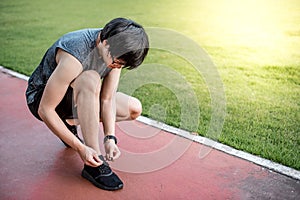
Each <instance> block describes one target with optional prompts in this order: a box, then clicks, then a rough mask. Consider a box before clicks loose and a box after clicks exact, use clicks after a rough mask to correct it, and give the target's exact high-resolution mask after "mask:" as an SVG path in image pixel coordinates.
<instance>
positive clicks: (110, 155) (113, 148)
mask: <svg viewBox="0 0 300 200" xmlns="http://www.w3.org/2000/svg"><path fill="white" fill-rule="evenodd" d="M104 148H105V152H106V159H107V160H108V161H114V160H116V159H118V158H119V157H120V155H121V152H120V150H119V148H118V146H117V145H116V144H115V141H114V140H112V139H110V140H107V141H106V142H105V143H104Z"/></svg>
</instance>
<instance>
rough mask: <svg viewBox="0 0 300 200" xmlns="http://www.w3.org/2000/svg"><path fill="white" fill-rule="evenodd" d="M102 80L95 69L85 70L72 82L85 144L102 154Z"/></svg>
mask: <svg viewBox="0 0 300 200" xmlns="http://www.w3.org/2000/svg"><path fill="white" fill-rule="evenodd" d="M100 86H101V80H100V76H99V75H98V73H97V72H95V71H85V72H83V73H82V74H80V75H79V76H78V77H77V78H76V80H75V81H74V83H73V84H72V87H73V91H74V100H75V104H76V105H77V113H78V121H79V123H80V126H81V132H82V135H83V138H84V141H85V144H86V145H87V146H89V147H91V148H93V149H94V150H95V151H96V152H97V153H98V155H101V152H100V146H99V120H98V119H99V111H100V106H99V95H100Z"/></svg>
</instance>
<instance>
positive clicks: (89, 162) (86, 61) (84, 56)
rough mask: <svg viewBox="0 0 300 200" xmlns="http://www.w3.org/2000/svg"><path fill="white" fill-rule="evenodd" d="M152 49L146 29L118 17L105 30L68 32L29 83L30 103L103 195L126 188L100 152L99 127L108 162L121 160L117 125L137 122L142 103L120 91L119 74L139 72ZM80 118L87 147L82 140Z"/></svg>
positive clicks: (37, 69) (48, 51)
mask: <svg viewBox="0 0 300 200" xmlns="http://www.w3.org/2000/svg"><path fill="white" fill-rule="evenodd" d="M148 49H149V42H148V36H147V34H146V33H145V30H144V29H143V27H142V26H141V25H139V24H137V23H136V22H134V21H132V20H128V19H124V18H116V19H113V20H112V21H110V22H109V23H108V24H106V25H105V27H104V28H103V29H84V30H79V31H75V32H71V33H67V34H66V35H64V36H62V37H61V38H60V39H58V40H57V41H56V42H55V43H54V44H53V45H52V46H51V47H50V48H49V49H48V50H47V52H46V53H45V55H44V57H43V59H42V61H41V63H40V64H39V66H38V67H37V68H36V70H35V71H34V72H33V74H32V75H31V77H30V78H29V81H28V88H27V90H26V98H27V104H28V107H29V109H30V111H31V112H32V114H33V115H34V116H35V117H36V118H38V119H39V120H41V121H43V122H44V123H45V124H46V125H47V126H48V127H49V129H50V130H51V131H52V132H53V133H54V134H55V135H56V136H58V137H59V138H60V139H61V140H62V141H63V142H64V143H65V144H66V146H70V147H72V148H73V149H74V150H75V151H77V152H78V154H79V155H80V157H81V159H82V160H83V162H84V168H83V170H82V176H83V177H84V178H86V179H88V180H89V181H91V182H92V183H93V184H94V185H96V186H97V187H99V188H102V189H105V190H117V189H121V188H122V187H123V183H122V181H121V180H120V179H119V178H118V176H117V175H116V174H115V173H113V172H112V170H111V168H110V167H109V166H108V164H107V162H106V161H105V159H104V157H103V156H102V155H101V152H100V144H99V141H98V136H99V135H98V134H99V122H100V121H101V122H102V123H103V129H104V135H105V137H104V147H105V151H106V154H105V157H106V160H109V161H113V160H115V159H117V158H118V157H119V156H120V151H119V149H118V146H117V138H116V137H115V122H116V121H121V120H133V119H135V118H137V117H138V116H139V115H140V114H141V112H142V107H141V103H140V101H139V100H138V99H136V98H134V97H131V96H128V95H126V94H123V93H120V92H117V87H118V82H119V77H120V73H121V69H122V68H124V67H126V68H128V69H133V68H136V67H138V66H139V65H140V64H141V63H142V62H143V60H144V58H145V57H146V55H147V53H148ZM70 119H76V120H77V121H78V122H79V124H80V127H81V131H82V135H83V139H84V142H83V141H82V140H81V139H80V138H79V137H78V135H77V130H76V126H75V125H74V124H70V123H71V121H72V120H70Z"/></svg>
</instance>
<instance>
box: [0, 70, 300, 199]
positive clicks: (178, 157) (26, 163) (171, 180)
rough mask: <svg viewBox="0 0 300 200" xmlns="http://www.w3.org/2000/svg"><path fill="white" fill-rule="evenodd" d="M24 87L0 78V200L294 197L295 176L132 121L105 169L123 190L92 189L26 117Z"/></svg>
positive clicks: (122, 129)
mask: <svg viewBox="0 0 300 200" xmlns="http://www.w3.org/2000/svg"><path fill="white" fill-rule="evenodd" d="M26 84H27V83H26V81H24V80H20V79H18V78H15V77H12V76H10V75H8V74H4V73H3V72H1V73H0V95H1V98H0V119H1V120H0V128H1V129H0V152H1V159H0V167H1V171H0V175H1V181H0V199H33V200H34V199H59V200H61V199H122V200H124V199H125V200H127V199H128V200H139V199H143V200H144V199H149V200H155V199H163V200H168V199H170V200H174V199H175V200H176V199H184V200H186V199H204V200H207V199H222V200H223V199H280V200H282V199H293V200H294V199H300V198H299V197H300V183H299V181H297V180H295V179H292V178H289V177H286V176H283V175H281V174H278V173H275V172H271V171H269V170H267V169H264V168H262V167H260V166H258V165H255V164H253V163H250V162H248V161H245V160H242V159H239V158H236V157H234V156H231V155H228V154H225V153H223V152H220V151H218V150H214V149H210V148H209V147H206V146H203V145H201V144H198V143H195V142H191V141H189V140H187V139H183V138H181V137H179V136H176V135H173V134H171V133H168V132H165V131H162V130H159V129H157V128H153V127H151V126H148V125H145V124H143V123H140V122H122V123H118V124H117V125H116V127H117V128H116V130H117V132H116V135H117V137H118V138H119V141H120V142H119V147H120V148H121V150H122V156H121V158H120V159H119V160H118V161H116V162H114V163H113V164H112V165H111V166H112V168H113V169H114V171H115V172H116V173H117V174H118V175H119V176H120V177H121V179H122V180H123V181H124V188H123V189H122V190H120V191H115V192H110V191H104V190H101V189H98V188H96V187H95V186H93V185H92V184H91V183H89V182H88V181H87V180H85V179H84V178H82V177H81V176H80V173H81V170H82V167H83V164H82V162H81V160H80V158H79V156H78V155H77V153H76V152H75V151H73V150H72V149H68V148H65V147H64V145H63V144H62V143H61V142H60V140H59V139H58V138H56V137H55V136H54V135H53V134H52V133H51V132H50V131H49V130H48V129H47V128H46V126H45V125H44V124H43V123H41V122H39V121H38V120H36V119H35V118H34V117H33V116H32V115H31V114H30V113H29V111H28V109H27V106H26V103H25V95H24V92H25V89H26ZM99 140H101V141H102V138H99Z"/></svg>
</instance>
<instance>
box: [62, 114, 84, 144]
mask: <svg viewBox="0 0 300 200" xmlns="http://www.w3.org/2000/svg"><path fill="white" fill-rule="evenodd" d="M63 122H64V124H65V125H66V127H67V128H68V129H69V130H70V131H71V133H73V134H74V135H75V136H76V137H77V138H78V139H79V140H80V142H81V143H82V144H84V142H83V140H82V139H81V138H80V137H79V136H78V133H77V127H76V126H75V125H74V126H71V125H70V124H68V123H67V122H66V121H65V120H63ZM61 141H62V142H63V143H64V145H65V146H66V147H68V148H70V145H68V144H67V143H65V142H64V141H63V140H61Z"/></svg>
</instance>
